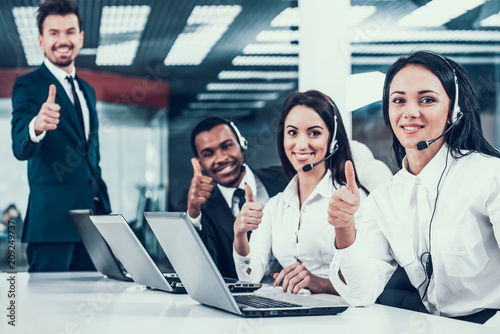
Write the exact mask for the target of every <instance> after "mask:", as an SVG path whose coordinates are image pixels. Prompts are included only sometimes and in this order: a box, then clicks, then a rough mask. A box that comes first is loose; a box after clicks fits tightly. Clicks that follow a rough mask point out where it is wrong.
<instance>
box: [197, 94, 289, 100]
mask: <svg viewBox="0 0 500 334" xmlns="http://www.w3.org/2000/svg"><path fill="white" fill-rule="evenodd" d="M278 97H279V94H278V93H200V94H198V95H197V96H196V99H197V100H198V101H222V100H227V101H239V100H266V101H269V100H276V99H277V98H278Z"/></svg>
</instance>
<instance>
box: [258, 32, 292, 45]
mask: <svg viewBox="0 0 500 334" xmlns="http://www.w3.org/2000/svg"><path fill="white" fill-rule="evenodd" d="M299 37H300V33H299V31H298V30H263V31H261V32H260V33H259V34H258V35H257V36H256V37H255V40H256V41H257V42H293V41H298V40H299Z"/></svg>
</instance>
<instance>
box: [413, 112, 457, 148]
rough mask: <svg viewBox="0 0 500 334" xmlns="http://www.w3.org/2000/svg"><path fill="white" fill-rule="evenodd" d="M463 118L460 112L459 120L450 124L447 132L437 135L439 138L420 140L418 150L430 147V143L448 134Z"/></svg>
mask: <svg viewBox="0 0 500 334" xmlns="http://www.w3.org/2000/svg"><path fill="white" fill-rule="evenodd" d="M461 118H462V113H460V116H458V118H457V120H456V121H455V122H453V124H452V125H450V126H449V127H448V129H446V131H445V132H443V133H442V134H441V136H439V137H437V138H434V139H432V140H428V141H426V140H422V141H419V142H418V143H417V148H418V150H419V151H422V150H425V149H426V148H427V147H429V145H430V144H432V143H434V142H435V141H436V140H438V139H439V138H441V137H442V136H444V135H445V134H447V133H448V131H450V130H451V129H452V128H453V127H454V126H455V124H457V122H458V121H459V120H460V119H461Z"/></svg>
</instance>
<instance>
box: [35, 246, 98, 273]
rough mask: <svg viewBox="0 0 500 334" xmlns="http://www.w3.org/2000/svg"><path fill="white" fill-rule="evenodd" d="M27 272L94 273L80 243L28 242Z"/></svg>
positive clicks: (92, 265)
mask: <svg viewBox="0 0 500 334" xmlns="http://www.w3.org/2000/svg"><path fill="white" fill-rule="evenodd" d="M26 257H27V259H28V265H29V267H28V272H47V271H95V270H96V269H95V267H94V264H93V263H92V260H91V259H90V257H89V254H88V253H87V250H86V249H85V246H84V245H83V243H82V242H30V243H29V244H28V247H27V248H26Z"/></svg>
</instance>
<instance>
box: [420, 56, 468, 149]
mask: <svg viewBox="0 0 500 334" xmlns="http://www.w3.org/2000/svg"><path fill="white" fill-rule="evenodd" d="M438 56H439V55H438ZM439 57H441V56H439ZM441 58H442V59H443V60H444V61H445V62H446V63H447V64H448V65H449V66H450V67H451V69H452V70H453V77H454V79H455V103H454V104H453V114H452V121H453V123H451V125H450V126H449V127H448V129H446V131H445V132H443V133H442V134H441V135H440V136H439V137H437V138H435V139H432V140H428V141H426V140H422V141H421V142H418V143H417V148H418V150H419V151H422V150H425V149H426V148H427V147H429V145H430V144H432V143H434V142H435V141H436V140H438V139H439V138H441V137H443V136H444V135H445V134H447V133H448V131H450V130H451V129H452V128H453V127H454V126H455V124H457V123H458V121H459V120H460V119H462V116H463V113H462V110H460V107H459V106H458V78H457V74H456V73H455V69H454V68H453V66H451V64H450V63H448V61H447V60H446V59H444V58H443V57H441Z"/></svg>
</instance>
